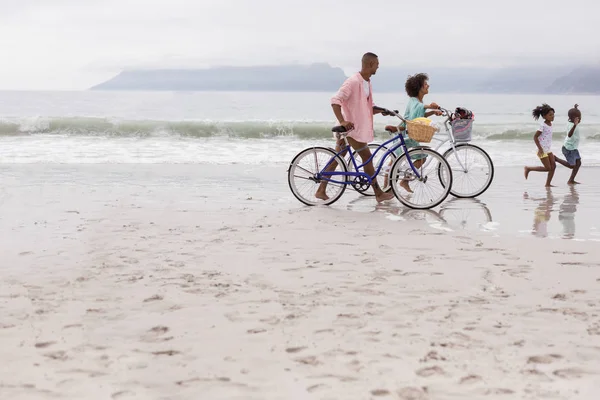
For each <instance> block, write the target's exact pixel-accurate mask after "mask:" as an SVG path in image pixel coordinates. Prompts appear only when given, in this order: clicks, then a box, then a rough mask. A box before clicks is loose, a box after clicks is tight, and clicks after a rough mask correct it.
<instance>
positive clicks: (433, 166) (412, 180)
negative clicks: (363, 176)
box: [390, 147, 452, 210]
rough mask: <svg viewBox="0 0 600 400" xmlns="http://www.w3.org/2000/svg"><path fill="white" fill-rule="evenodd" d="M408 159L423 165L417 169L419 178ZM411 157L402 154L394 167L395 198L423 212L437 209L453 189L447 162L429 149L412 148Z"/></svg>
mask: <svg viewBox="0 0 600 400" xmlns="http://www.w3.org/2000/svg"><path fill="white" fill-rule="evenodd" d="M408 156H410V157H411V159H412V162H413V163H415V162H417V164H421V165H416V166H415V167H416V168H415V169H416V170H417V172H418V174H419V176H420V177H417V175H416V174H415V171H414V170H413V169H412V167H411V166H410V164H409V162H408ZM408 156H407V154H406V153H404V154H402V155H401V156H400V157H398V158H397V159H396V161H395V162H394V165H392V171H391V172H392V173H391V180H390V182H391V186H392V191H393V192H394V195H395V196H396V198H397V199H398V200H399V201H400V202H401V203H402V204H404V205H405V206H407V207H410V208H415V209H419V210H423V209H428V208H433V207H435V206H437V205H438V204H440V203H441V202H442V201H444V200H445V199H446V197H448V194H449V193H450V188H451V187H452V171H451V170H450V165H448V161H446V159H445V158H444V157H443V156H442V155H441V154H440V153H438V152H437V151H435V150H432V149H429V148H426V147H417V148H413V149H411V150H409V152H408ZM419 159H422V160H423V161H419ZM417 167H418V168H417Z"/></svg>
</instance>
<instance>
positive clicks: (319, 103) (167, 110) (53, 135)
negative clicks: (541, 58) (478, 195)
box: [0, 91, 600, 166]
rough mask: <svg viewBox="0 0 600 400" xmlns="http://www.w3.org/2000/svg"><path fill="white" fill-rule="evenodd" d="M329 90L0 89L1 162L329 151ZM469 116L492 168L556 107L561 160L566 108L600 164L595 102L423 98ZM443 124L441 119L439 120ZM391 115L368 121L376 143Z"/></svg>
mask: <svg viewBox="0 0 600 400" xmlns="http://www.w3.org/2000/svg"><path fill="white" fill-rule="evenodd" d="M331 95H332V93H283V92H274V93H265V92H120V91H79V92H33V91H32V92H0V163H75V164H77V163H125V164H126V163H150V164H152V163H174V164H180V163H194V164H279V163H288V162H290V161H291V159H292V158H293V156H294V155H295V154H296V153H297V152H299V151H300V150H302V149H303V148H304V147H307V146H309V145H313V144H326V145H331V143H332V139H331V132H330V128H331V126H333V125H334V123H335V120H334V117H333V113H332V111H331V107H330V104H329V99H330V97H331ZM425 100H426V102H431V101H435V102H437V103H438V104H440V105H441V106H443V107H445V108H448V109H451V110H452V109H454V108H455V107H457V106H461V107H466V108H468V109H470V110H472V111H473V112H474V114H475V124H474V138H473V143H475V144H478V145H480V146H481V147H483V148H484V149H485V150H486V151H488V153H489V154H490V156H491V157H492V159H493V161H494V164H495V165H496V166H520V165H524V164H531V163H533V164H534V165H535V164H537V163H538V160H537V158H536V156H535V153H536V148H535V145H534V143H533V140H532V137H533V133H534V132H535V130H536V128H537V126H538V123H536V122H535V121H534V120H533V119H532V117H531V110H532V109H533V108H534V107H535V106H536V105H538V104H541V103H542V102H546V103H549V104H550V105H551V106H553V107H554V108H555V109H556V120H555V127H554V144H553V147H554V151H555V152H556V153H557V154H560V147H561V143H562V139H563V138H564V135H565V128H566V123H567V111H568V110H569V108H571V107H572V106H573V104H575V103H578V104H579V105H580V109H581V110H582V113H583V119H582V124H581V130H582V136H583V138H582V143H581V153H582V158H583V161H584V165H588V166H597V165H600V96H572V95H569V96H567V95H486V94H436V93H435V92H433V93H431V94H429V95H428V96H427V98H426V99H425ZM406 101H407V97H406V95H405V94H404V93H382V94H378V93H376V94H375V103H376V104H377V105H379V106H382V107H386V108H390V109H398V110H400V111H401V112H402V111H403V110H404V107H405V105H406ZM439 120H441V119H439ZM397 122H398V120H397V119H395V118H393V117H383V116H381V115H377V116H375V129H376V132H377V133H376V136H377V137H376V141H378V142H382V141H384V140H386V139H387V138H389V136H388V135H387V134H386V133H385V132H384V130H383V127H384V126H385V125H386V124H397Z"/></svg>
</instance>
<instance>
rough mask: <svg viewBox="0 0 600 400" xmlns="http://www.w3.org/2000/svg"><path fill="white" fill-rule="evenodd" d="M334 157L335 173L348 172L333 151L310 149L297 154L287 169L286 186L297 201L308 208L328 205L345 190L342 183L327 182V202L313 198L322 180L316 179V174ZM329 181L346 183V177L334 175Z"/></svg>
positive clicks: (319, 148)
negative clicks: (335, 163)
mask: <svg viewBox="0 0 600 400" xmlns="http://www.w3.org/2000/svg"><path fill="white" fill-rule="evenodd" d="M334 157H335V161H337V164H338V165H337V166H336V168H335V170H334V171H335V172H348V168H347V167H346V162H345V161H344V160H343V159H342V158H341V157H340V156H338V155H336V153H335V151H333V150H331V149H328V148H325V147H311V148H308V149H305V150H302V151H301V152H300V153H298V154H297V155H296V156H295V157H294V159H293V160H292V162H291V163H290V167H289V168H288V184H289V186H290V190H291V191H292V193H293V194H294V196H296V198H297V199H298V200H300V201H301V202H302V203H304V204H306V205H308V206H316V205H329V204H333V203H335V202H336V201H337V200H338V199H339V198H340V197H342V195H343V194H344V191H345V190H346V185H345V184H344V183H335V182H329V183H328V184H327V189H326V194H327V196H328V197H329V198H328V199H327V200H322V199H318V198H316V197H315V194H316V192H317V189H318V187H319V185H320V184H321V182H322V181H324V180H322V179H317V174H318V173H320V172H321V171H322V170H323V168H325V166H326V165H327V164H328V163H329V161H330V160H332V159H333V158H334ZM329 179H331V180H335V181H337V182H346V181H347V180H348V177H347V176H343V175H336V176H331V177H330V178H329Z"/></svg>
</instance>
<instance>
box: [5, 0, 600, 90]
mask: <svg viewBox="0 0 600 400" xmlns="http://www.w3.org/2000/svg"><path fill="white" fill-rule="evenodd" d="M0 10H2V12H1V13H0V49H2V56H3V57H2V62H1V63H0V90H84V89H87V88H89V87H90V86H93V85H95V84H97V83H100V82H102V81H104V80H107V79H109V78H111V77H112V76H114V75H116V74H118V73H119V72H120V71H121V70H123V69H131V68H205V67H210V66H218V65H267V64H268V65H272V64H291V63H295V64H297V63H301V64H308V63H313V62H327V63H329V64H330V65H332V66H336V67H341V68H343V69H344V70H345V71H346V72H348V71H354V70H357V69H358V68H359V67H360V65H359V63H360V57H361V55H362V54H363V53H365V52H367V51H371V52H375V53H376V54H377V55H378V56H379V59H380V65H381V67H383V66H399V65H410V64H411V63H417V62H418V63H420V64H423V63H431V64H432V65H436V66H456V67H460V66H482V67H490V66H493V67H498V66H500V67H501V66H513V65H540V64H561V65H564V64H600V24H597V22H596V20H597V19H598V15H600V2H598V1H597V0H569V1H566V0H562V1H557V0H545V1H541V0H502V1H497V2H494V1H490V0H477V1H474V0H455V1H440V0H428V1H423V2H417V1H401V0H378V1H366V0H361V1H358V0H279V1H274V0H0Z"/></svg>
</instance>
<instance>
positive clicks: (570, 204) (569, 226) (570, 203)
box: [558, 185, 579, 239]
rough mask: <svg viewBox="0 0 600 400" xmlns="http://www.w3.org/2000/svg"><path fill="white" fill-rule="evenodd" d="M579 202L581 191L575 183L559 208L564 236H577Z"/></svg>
mask: <svg viewBox="0 0 600 400" xmlns="http://www.w3.org/2000/svg"><path fill="white" fill-rule="evenodd" d="M578 204H579V193H577V189H576V187H575V185H570V187H569V193H568V194H566V195H565V198H564V200H563V202H562V203H561V204H560V208H559V209H558V220H559V221H560V223H561V224H562V226H563V238H564V239H573V238H574V237H575V213H576V212H577V205H578Z"/></svg>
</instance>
